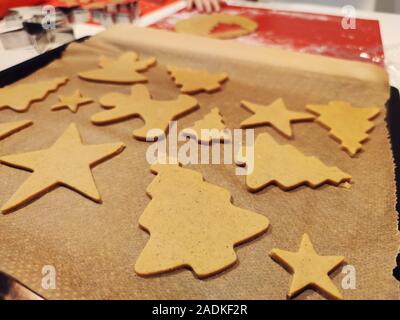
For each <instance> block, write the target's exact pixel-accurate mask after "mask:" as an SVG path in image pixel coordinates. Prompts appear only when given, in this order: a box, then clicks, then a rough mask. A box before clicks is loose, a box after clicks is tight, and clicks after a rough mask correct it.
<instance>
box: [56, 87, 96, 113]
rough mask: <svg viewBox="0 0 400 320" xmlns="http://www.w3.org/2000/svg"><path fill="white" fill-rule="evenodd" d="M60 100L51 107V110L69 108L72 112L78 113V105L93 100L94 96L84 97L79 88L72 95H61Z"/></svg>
mask: <svg viewBox="0 0 400 320" xmlns="http://www.w3.org/2000/svg"><path fill="white" fill-rule="evenodd" d="M58 100H59V101H60V103H58V104H56V105H54V106H52V107H51V110H53V111H56V110H61V109H69V110H70V111H71V112H73V113H76V112H77V111H78V107H79V106H82V105H85V104H88V103H91V102H93V99H92V98H89V97H84V96H82V94H81V93H80V91H79V90H76V91H75V92H74V93H73V94H72V95H70V96H63V95H59V96H58Z"/></svg>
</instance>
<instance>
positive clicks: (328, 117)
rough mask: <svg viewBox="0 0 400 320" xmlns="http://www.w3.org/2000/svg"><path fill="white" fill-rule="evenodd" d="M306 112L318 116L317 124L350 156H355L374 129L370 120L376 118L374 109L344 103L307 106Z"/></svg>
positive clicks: (375, 109) (376, 112)
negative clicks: (324, 128) (326, 130)
mask: <svg viewBox="0 0 400 320" xmlns="http://www.w3.org/2000/svg"><path fill="white" fill-rule="evenodd" d="M307 110H309V111H311V112H313V113H315V114H317V115H319V117H318V118H317V122H319V123H320V124H322V125H323V126H324V127H327V128H328V129H329V130H330V131H329V133H330V135H331V136H332V137H333V138H334V139H335V140H338V141H339V142H340V144H341V146H342V149H344V150H345V151H346V152H347V153H348V154H349V155H350V156H352V157H353V156H355V155H356V154H357V153H358V152H359V151H361V149H362V144H361V143H363V142H364V141H366V140H367V139H368V132H370V131H371V130H372V129H373V128H374V123H373V122H372V121H370V120H372V119H374V118H375V117H376V116H378V114H379V112H380V110H379V108H376V107H370V108H356V107H353V106H352V105H351V104H350V103H348V102H344V101H331V102H329V104H328V105H308V106H307Z"/></svg>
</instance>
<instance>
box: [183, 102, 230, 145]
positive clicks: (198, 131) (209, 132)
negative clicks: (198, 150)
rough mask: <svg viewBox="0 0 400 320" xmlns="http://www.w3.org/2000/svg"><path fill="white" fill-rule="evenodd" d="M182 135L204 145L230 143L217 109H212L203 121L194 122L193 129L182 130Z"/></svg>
mask: <svg viewBox="0 0 400 320" xmlns="http://www.w3.org/2000/svg"><path fill="white" fill-rule="evenodd" d="M182 134H183V135H184V136H188V137H192V138H194V139H196V140H197V141H198V142H199V143H204V144H209V143H212V142H229V141H230V134H228V132H226V126H225V124H224V122H223V120H222V117H221V114H220V113H219V109H218V108H213V109H212V110H211V112H210V113H208V114H207V115H206V116H205V117H204V118H203V119H201V120H198V121H196V122H195V123H194V126H193V127H190V128H187V129H183V130H182Z"/></svg>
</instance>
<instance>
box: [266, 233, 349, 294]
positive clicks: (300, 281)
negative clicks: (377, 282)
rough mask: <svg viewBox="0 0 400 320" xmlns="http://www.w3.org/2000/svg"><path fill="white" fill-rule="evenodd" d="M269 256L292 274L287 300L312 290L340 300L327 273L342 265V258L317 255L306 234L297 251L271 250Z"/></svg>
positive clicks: (337, 291)
mask: <svg viewBox="0 0 400 320" xmlns="http://www.w3.org/2000/svg"><path fill="white" fill-rule="evenodd" d="M270 256H271V258H272V259H273V260H275V261H276V262H278V263H279V264H281V265H282V266H284V267H285V269H289V271H290V272H291V273H293V280H292V284H291V285H290V289H289V293H288V298H292V297H294V296H296V295H298V294H299V293H301V292H302V291H304V290H306V289H309V288H312V289H315V290H317V291H319V292H320V293H321V294H323V295H324V296H326V297H328V298H332V299H342V294H341V293H340V291H339V290H338V288H337V287H336V286H335V285H334V283H333V282H332V280H331V279H330V278H329V273H330V272H332V271H333V270H335V269H336V268H337V267H338V266H340V265H341V264H342V263H343V261H344V257H342V256H320V255H318V254H317V253H316V252H315V250H314V247H313V245H312V243H311V241H310V238H309V236H308V235H307V234H304V235H303V237H302V239H301V243H300V248H299V251H297V252H290V251H285V250H281V249H273V250H272V251H271V252H270Z"/></svg>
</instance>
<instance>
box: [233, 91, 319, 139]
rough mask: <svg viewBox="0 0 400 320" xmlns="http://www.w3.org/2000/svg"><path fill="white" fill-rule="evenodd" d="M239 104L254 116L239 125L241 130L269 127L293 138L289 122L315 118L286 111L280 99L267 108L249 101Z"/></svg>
mask: <svg viewBox="0 0 400 320" xmlns="http://www.w3.org/2000/svg"><path fill="white" fill-rule="evenodd" d="M241 104H242V106H243V107H244V108H246V109H247V110H249V111H251V112H253V113H254V115H252V116H251V117H250V118H247V119H246V120H244V121H243V122H242V123H241V124H240V126H241V127H242V128H250V127H256V126H261V125H271V126H272V127H274V128H275V129H276V130H278V131H279V132H280V133H281V134H283V135H284V136H286V137H287V138H292V137H293V132H292V128H291V122H299V121H309V120H313V119H314V118H315V116H313V115H311V114H309V113H305V112H294V111H290V110H288V109H287V108H286V105H285V102H284V101H283V99H281V98H279V99H277V100H275V101H274V102H273V103H272V104H270V105H269V106H264V105H261V104H255V103H252V102H249V101H241Z"/></svg>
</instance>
